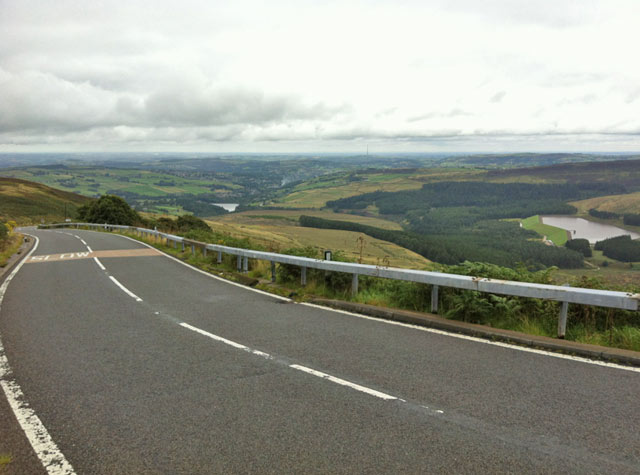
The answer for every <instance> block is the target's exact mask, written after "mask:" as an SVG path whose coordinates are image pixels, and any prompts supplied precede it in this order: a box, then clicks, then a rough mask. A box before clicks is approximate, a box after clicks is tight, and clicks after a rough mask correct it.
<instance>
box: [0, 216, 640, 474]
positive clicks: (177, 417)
mask: <svg viewBox="0 0 640 475" xmlns="http://www.w3.org/2000/svg"><path fill="white" fill-rule="evenodd" d="M29 232H30V233H31V234H32V235H35V236H37V237H38V239H39V242H38V245H37V248H36V249H35V251H34V252H33V254H32V255H31V256H30V257H29V258H28V259H27V260H26V261H25V264H24V265H23V266H22V267H21V268H20V269H19V271H18V272H17V273H16V274H15V275H14V276H13V279H12V280H11V281H10V283H9V285H8V287H6V292H5V294H4V300H3V301H2V303H1V307H0V338H1V341H2V347H0V350H2V348H3V354H4V357H6V359H5V369H4V373H5V374H4V376H2V374H1V372H2V370H0V376H1V378H0V379H2V382H3V389H5V393H6V392H7V391H8V392H9V395H8V396H7V397H8V400H11V398H12V397H15V398H16V400H18V402H15V401H14V402H13V405H14V406H21V407H18V408H17V409H16V410H17V411H18V412H17V415H15V416H13V415H12V417H14V418H18V419H20V417H23V418H27V419H28V418H29V417H28V415H29V414H35V415H37V419H38V421H40V422H41V424H40V425H38V424H35V423H33V418H31V419H32V420H31V422H29V421H27V422H25V423H24V427H25V429H24V431H25V434H26V436H25V440H26V437H31V438H32V439H34V438H35V439H37V440H39V441H40V442H39V443H36V444H35V445H36V448H35V451H34V453H35V455H36V456H37V457H38V458H39V459H40V460H42V461H43V462H42V464H44V465H45V466H46V468H47V469H48V470H50V471H51V472H52V473H53V472H55V471H59V472H60V473H64V472H65V471H67V473H73V472H75V473H91V474H93V473H105V474H107V473H109V474H111V473H172V474H178V473H185V474H187V473H188V474H191V473H228V472H239V473H279V474H281V473H452V472H454V473H481V472H484V473H638V472H639V471H640V437H639V428H640V411H638V402H639V401H640V372H638V370H637V369H631V368H626V369H625V368H623V367H616V366H615V365H606V364H605V365H601V364H591V363H587V362H583V361H578V360H574V359H571V358H567V357H558V356H553V355H547V354H544V353H531V352H528V351H523V350H522V349H518V348H515V347H510V346H509V345H499V344H492V343H488V342H479V341H476V340H475V339H471V338H466V337H461V336H454V335H449V334H444V333H443V332H436V331H430V330H427V329H419V328H415V327H412V326H410V325H403V324H398V323H391V322H385V321H382V320H377V319H372V318H368V317H359V316H355V315H350V314H347V313H344V312H336V311H331V310H328V309H322V308H318V307H313V306H309V305H304V304H297V303H291V302H290V301H287V300H283V299H280V298H276V297H274V296H270V295H267V294H264V293H260V292H257V291H254V290H250V289H247V288H244V287H241V286H238V285H236V284H232V283H229V282H226V281H222V280H220V279H217V278H214V277H211V276H208V275H205V274H204V273H202V272H198V271H196V270H194V269H192V268H190V267H188V266H186V265H184V264H182V263H180V262H178V261H176V260H174V259H172V258H169V257H167V256H165V255H163V254H161V253H157V252H156V251H153V250H151V249H150V248H148V247H146V246H145V245H143V244H141V243H138V242H135V241H133V240H130V239H127V238H124V237H121V236H117V235H111V234H105V233H96V232H90V231H76V230H72V229H69V230H30V231H29ZM0 356H2V351H0ZM7 388H8V389H7ZM0 397H1V398H2V399H3V400H2V402H1V404H0V413H1V411H2V408H3V407H8V406H7V401H6V400H4V398H5V396H4V395H2V394H0ZM20 411H27V412H26V413H24V412H22V413H21V412H20ZM28 411H32V412H28ZM20 414H22V416H21V415H20ZM24 414H27V415H26V416H25V415H24ZM5 419H6V417H5ZM0 422H1V421H0ZM34 424H35V425H34ZM43 431H44V432H43ZM34 433H35V435H34ZM25 457H27V456H25ZM31 457H32V460H31V461H33V460H36V461H37V460H38V459H36V458H35V457H33V456H31ZM19 458H20V457H19ZM21 460H22V458H20V460H18V461H16V462H14V464H12V465H10V466H9V467H10V469H11V470H15V471H16V472H19V471H20V466H21V465H20V464H21V463H22V462H21ZM18 462H20V463H18ZM24 463H25V467H26V466H29V467H31V465H28V464H29V463H30V462H29V460H27V461H25V462H24ZM30 470H31V469H29V471H30Z"/></svg>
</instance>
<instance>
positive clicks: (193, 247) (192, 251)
mask: <svg viewBox="0 0 640 475" xmlns="http://www.w3.org/2000/svg"><path fill="white" fill-rule="evenodd" d="M195 253H196V245H195V244H191V255H193V254H195Z"/></svg>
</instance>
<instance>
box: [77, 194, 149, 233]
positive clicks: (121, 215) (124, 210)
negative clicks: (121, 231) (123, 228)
mask: <svg viewBox="0 0 640 475" xmlns="http://www.w3.org/2000/svg"><path fill="white" fill-rule="evenodd" d="M76 217H77V219H78V220H79V221H85V222H88V223H99V224H100V223H107V224H123V225H127V226H132V225H135V224H137V223H140V222H142V219H141V218H140V216H139V215H138V213H136V212H135V211H134V210H133V209H132V208H131V206H129V205H128V204H127V202H126V201H125V200H123V199H122V198H120V197H119V196H115V195H103V196H101V197H100V198H98V199H97V200H95V201H92V202H90V203H87V204H85V205H83V206H81V207H80V208H78V210H77V211H76Z"/></svg>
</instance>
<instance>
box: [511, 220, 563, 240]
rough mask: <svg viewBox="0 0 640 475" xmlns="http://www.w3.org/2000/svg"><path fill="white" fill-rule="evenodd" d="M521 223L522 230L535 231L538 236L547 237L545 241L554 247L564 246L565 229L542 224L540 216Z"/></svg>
mask: <svg viewBox="0 0 640 475" xmlns="http://www.w3.org/2000/svg"><path fill="white" fill-rule="evenodd" d="M521 223H522V227H523V228H524V229H530V230H532V231H535V232H536V233H538V234H540V236H547V239H548V240H550V241H551V242H553V243H554V244H555V245H556V246H564V245H565V243H566V242H567V231H566V230H565V229H561V228H556V227H555V226H549V225H548V224H543V223H542V222H541V220H540V216H538V215H535V216H530V217H528V218H526V219H523V220H522V221H521Z"/></svg>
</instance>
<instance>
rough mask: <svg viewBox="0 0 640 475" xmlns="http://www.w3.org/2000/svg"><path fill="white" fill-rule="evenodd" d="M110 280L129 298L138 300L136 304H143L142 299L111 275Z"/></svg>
mask: <svg viewBox="0 0 640 475" xmlns="http://www.w3.org/2000/svg"><path fill="white" fill-rule="evenodd" d="M109 278H110V279H111V280H112V281H113V283H114V284H116V285H117V286H118V287H120V289H121V290H122V291H123V292H124V293H125V294H127V295H128V296H129V297H131V298H134V299H135V300H136V302H142V299H141V298H140V297H138V296H137V295H136V294H134V293H133V292H131V291H130V290H129V289H127V288H126V287H125V286H124V285H122V284H121V283H120V282H118V280H117V279H116V278H115V277H114V276H112V275H110V276H109Z"/></svg>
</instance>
